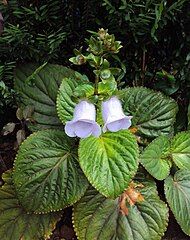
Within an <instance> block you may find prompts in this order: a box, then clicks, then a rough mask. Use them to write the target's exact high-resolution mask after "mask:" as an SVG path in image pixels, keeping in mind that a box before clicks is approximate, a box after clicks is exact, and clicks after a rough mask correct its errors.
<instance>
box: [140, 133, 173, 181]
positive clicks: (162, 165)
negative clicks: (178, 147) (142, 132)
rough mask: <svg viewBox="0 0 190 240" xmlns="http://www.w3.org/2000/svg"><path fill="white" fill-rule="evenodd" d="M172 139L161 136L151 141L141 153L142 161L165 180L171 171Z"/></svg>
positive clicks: (159, 178) (153, 174) (154, 174)
mask: <svg viewBox="0 0 190 240" xmlns="http://www.w3.org/2000/svg"><path fill="white" fill-rule="evenodd" d="M169 148H170V141H169V138H168V137H167V136H160V137H158V138H156V139H155V140H154V141H153V142H151V143H150V144H149V145H148V147H147V148H146V149H145V150H144V151H143V152H142V154H141V155H140V162H141V163H142V165H143V166H144V167H145V168H146V170H147V171H148V172H149V173H150V174H151V175H152V176H153V177H154V178H156V179H158V180H163V179H165V178H166V177H167V176H168V175H169V173H170V167H171V161H170V159H169V158H168V156H169Z"/></svg>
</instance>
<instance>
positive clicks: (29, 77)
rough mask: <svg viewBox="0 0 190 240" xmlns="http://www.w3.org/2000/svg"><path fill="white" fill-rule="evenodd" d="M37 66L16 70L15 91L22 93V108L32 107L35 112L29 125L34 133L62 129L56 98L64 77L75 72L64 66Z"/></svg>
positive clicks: (26, 65) (32, 65)
mask: <svg viewBox="0 0 190 240" xmlns="http://www.w3.org/2000/svg"><path fill="white" fill-rule="evenodd" d="M36 69H38V66H37V65H36V64H25V65H22V66H20V67H18V68H17V69H16V72H15V90H16V91H17V92H19V93H20V96H21V98H20V100H19V102H18V104H19V105H22V107H26V106H31V107H33V108H34V112H33V114H32V117H31V121H30V123H29V128H30V129H31V130H32V131H36V130H41V129H42V128H43V129H47V128H60V127H62V124H61V122H60V121H59V119H58V117H57V113H56V106H55V102H56V97H57V91H58V89H59V86H60V84H61V82H62V80H63V78H64V77H69V76H71V75H72V76H73V75H74V74H75V72H74V71H73V70H71V69H68V68H66V67H63V66H59V65H53V64H47V65H45V66H44V67H43V68H40V69H38V71H37V70H36Z"/></svg>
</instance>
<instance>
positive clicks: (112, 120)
mask: <svg viewBox="0 0 190 240" xmlns="http://www.w3.org/2000/svg"><path fill="white" fill-rule="evenodd" d="M102 116H103V120H104V123H105V124H104V127H103V132H106V131H107V130H109V131H111V132H117V131H119V130H121V129H128V128H129V127H130V126H131V118H132V116H126V115H125V114H124V112H123V109H122V106H121V102H120V100H119V99H118V98H117V97H116V96H113V97H111V98H110V99H109V100H107V101H105V102H102Z"/></svg>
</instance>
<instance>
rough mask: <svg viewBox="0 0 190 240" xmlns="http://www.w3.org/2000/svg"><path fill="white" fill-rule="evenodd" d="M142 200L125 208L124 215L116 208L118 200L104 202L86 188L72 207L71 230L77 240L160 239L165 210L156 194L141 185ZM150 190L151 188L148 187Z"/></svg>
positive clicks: (98, 194)
mask: <svg viewBox="0 0 190 240" xmlns="http://www.w3.org/2000/svg"><path fill="white" fill-rule="evenodd" d="M144 188H145V189H144V190H143V189H142V191H141V193H142V194H144V195H143V196H144V198H145V200H144V201H143V202H139V203H136V205H134V206H129V205H128V203H127V202H126V204H127V205H126V206H127V207H128V210H129V213H128V215H126V216H125V215H123V214H122V213H121V212H120V209H119V199H118V198H117V199H115V200H112V199H106V198H105V197H104V196H102V195H101V194H100V193H98V192H97V191H96V190H95V189H92V188H89V189H88V190H87V192H86V193H85V195H84V196H83V197H82V198H81V199H80V201H79V202H77V203H76V204H75V205H74V214H73V220H74V228H75V231H76V233H77V236H78V239H79V240H91V239H97V240H102V239H104V240H110V239H111V240H147V239H149V240H160V239H161V237H162V236H163V234H164V232H165V230H166V227H167V222H168V209H167V207H166V204H165V203H164V202H162V201H161V200H160V199H159V197H158V195H156V194H155V191H153V193H152V192H151V191H150V189H149V186H148V185H146V183H144ZM151 189H152V186H151Z"/></svg>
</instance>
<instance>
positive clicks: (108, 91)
mask: <svg viewBox="0 0 190 240" xmlns="http://www.w3.org/2000/svg"><path fill="white" fill-rule="evenodd" d="M116 89H117V83H116V81H107V82H99V83H98V93H99V94H104V95H108V96H111V95H112V93H113V92H114V91H115V90H116Z"/></svg>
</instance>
